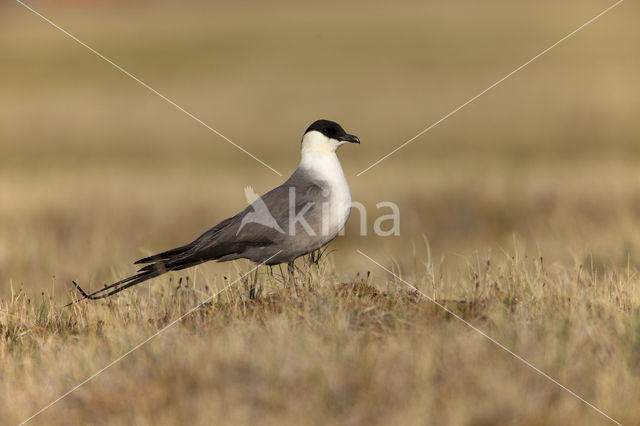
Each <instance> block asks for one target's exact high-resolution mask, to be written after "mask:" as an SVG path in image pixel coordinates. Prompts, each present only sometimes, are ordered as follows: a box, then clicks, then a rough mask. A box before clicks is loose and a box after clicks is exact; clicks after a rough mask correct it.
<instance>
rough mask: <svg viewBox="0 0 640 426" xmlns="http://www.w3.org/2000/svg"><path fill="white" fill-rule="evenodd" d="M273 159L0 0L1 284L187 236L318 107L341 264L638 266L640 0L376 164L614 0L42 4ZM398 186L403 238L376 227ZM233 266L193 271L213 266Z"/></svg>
mask: <svg viewBox="0 0 640 426" xmlns="http://www.w3.org/2000/svg"><path fill="white" fill-rule="evenodd" d="M29 4H30V5H31V6H32V7H34V8H35V9H36V10H38V11H39V12H40V13H42V14H43V15H44V16H46V17H47V18H49V19H51V20H52V21H53V22H55V23H56V24H57V25H59V26H61V27H62V28H64V29H66V30H68V31H69V32H71V33H72V34H74V35H75V36H77V37H78V38H79V39H80V40H82V41H84V42H86V43H87V44H89V45H90V46H92V47H93V48H95V49H96V50H98V51H99V52H101V53H102V54H104V55H105V56H107V57H108V58H110V59H111V60H113V61H114V62H115V63H117V64H119V65H120V66H122V67H123V68H124V69H126V70H127V71H129V72H131V73H132V74H134V75H135V76H137V77H138V78H140V79H141V80H143V81H144V82H146V83H147V84H149V85H150V86H152V87H153V88H155V89H156V90H158V91H159V92H160V93H162V94H164V95H165V96H167V97H169V98H171V99H172V100H174V101H175V102H176V103H177V104H179V105H180V106H182V107H184V108H185V109H186V110H188V111H190V112H191V113H193V114H195V115H196V116H197V117H199V118H200V119H202V120H203V121H204V122H206V123H207V124H209V125H211V126H212V127H214V128H215V129H217V130H219V131H220V132H221V133H223V134H224V135H226V136H227V137H229V138H230V139H232V140H233V141H234V142H236V143H237V144H239V145H241V146H242V147H244V148H246V149H247V150H248V151H250V152H251V153H253V154H254V155H256V156H257V157H259V158H260V159H262V160H264V161H265V162H267V163H268V164H269V165H271V166H272V167H274V168H275V169H277V170H278V171H280V172H281V173H283V174H284V175H285V176H284V177H280V176H278V175H276V174H275V173H273V172H272V171H270V170H269V169H267V168H265V167H264V166H262V165H261V164H259V163H258V162H256V161H255V160H253V159H251V158H250V157H248V156H247V155H245V154H244V153H242V152H241V151H239V150H238V149H236V148H234V147H233V146H232V145H231V144H229V143H227V142H226V141H224V140H223V139H221V138H220V137H218V136H216V135H215V134H213V133H212V132H210V131H209V130H207V129H206V128H204V127H203V126H201V125H200V124H198V123H197V122H195V121H194V120H193V119H191V118H189V117H187V116H186V115H185V114H184V113H182V112H181V111H179V110H177V109H176V108H175V107H173V106H171V105H170V104H168V103H167V102H165V101H163V100H162V99H160V98H159V97H158V96H156V95H154V94H153V93H151V92H150V91H149V90H147V89H145V88H144V87H142V86H140V85H139V84H138V83H136V82H135V81H134V80H132V79H131V78H129V77H127V76H125V75H124V74H122V73H121V72H120V71H118V70H117V69H115V68H114V67H113V66H111V65H109V64H108V63H106V62H105V61H103V60H101V59H100V58H99V57H97V56H96V55H94V54H92V53H91V52H90V51H88V50H87V49H86V48H84V47H82V46H80V45H78V44H77V43H76V42H74V41H73V40H71V39H70V38H68V37H67V36H65V35H64V34H63V33H61V32H60V31H58V30H56V29H55V28H53V27H52V26H51V25H49V24H47V23H46V22H44V21H43V20H42V19H40V18H39V17H37V16H36V15H34V14H33V13H31V12H30V11H28V10H27V9H25V8H24V7H22V6H21V5H20V4H18V3H17V2H14V1H5V2H2V3H1V4H0V65H1V66H0V297H7V296H8V295H9V294H10V291H11V287H12V286H13V288H14V289H16V290H17V289H18V288H20V287H23V288H24V289H25V291H26V292H27V293H28V294H34V295H35V294H40V292H42V291H45V292H47V293H51V292H52V291H55V293H56V295H57V296H59V297H62V296H64V293H65V292H66V291H68V288H69V281H70V280H71V279H79V280H81V282H84V283H90V285H91V286H94V287H95V286H98V285H100V284H102V283H104V282H107V281H110V280H113V279H116V278H121V277H123V276H125V275H127V274H130V273H132V272H134V267H133V266H132V265H131V262H132V261H133V260H135V259H138V258H140V257H142V256H144V255H148V254H151V253H153V252H157V251H160V250H164V249H168V248H171V247H173V246H176V245H179V244H183V243H186V242H188V241H190V240H192V239H193V238H195V237H196V236H198V235H199V234H200V233H201V232H202V231H204V230H206V229H207V228H209V227H210V226H212V225H214V224H216V223H217V222H218V221H220V220H222V219H224V218H226V217H228V216H230V215H232V214H235V213H236V212H237V211H239V210H240V209H242V208H244V207H245V206H246V200H245V198H244V188H245V186H247V185H251V186H253V188H254V189H255V190H256V191H257V192H258V193H259V194H263V193H264V192H265V191H267V190H269V189H270V188H272V187H273V186H276V185H279V184H280V183H281V182H282V181H283V180H284V179H285V178H286V177H287V176H288V174H289V173H291V172H292V171H293V170H294V168H295V167H296V165H297V162H298V159H299V143H300V137H301V135H302V132H303V131H304V130H305V128H306V127H307V126H308V125H309V124H310V123H311V122H313V121H314V120H315V119H318V118H328V119H332V120H336V121H338V122H339V123H341V124H342V125H343V126H344V127H345V129H346V130H347V131H349V132H351V133H354V134H356V135H358V136H359V137H360V139H361V140H362V144H361V145H360V146H347V147H345V148H343V149H341V151H340V153H339V156H340V159H341V162H342V165H343V168H344V170H345V174H346V176H347V179H348V180H349V183H350V185H351V189H352V194H353V198H354V200H355V201H359V202H361V203H363V204H364V205H365V206H367V208H368V218H367V222H368V230H369V234H370V235H369V236H366V237H365V236H360V235H359V220H360V218H359V217H358V214H357V213H355V212H354V213H353V214H352V217H351V219H350V223H349V224H348V227H347V232H346V235H345V236H344V237H340V238H339V239H338V240H336V242H334V243H333V245H332V249H333V250H334V253H333V256H332V262H333V263H334V264H335V272H336V275H337V277H338V279H343V280H346V279H352V278H353V277H355V276H356V274H358V273H361V274H362V273H365V272H366V271H367V270H372V271H374V273H375V274H379V273H380V272H379V271H378V270H376V267H375V266H373V265H372V264H371V263H369V261H367V260H366V259H364V258H362V257H361V256H360V255H358V254H357V253H356V252H355V250H356V249H361V250H363V251H364V252H365V253H367V254H368V255H370V256H372V257H374V258H376V259H377V260H379V261H381V262H383V263H387V264H388V263H389V262H391V261H392V260H395V261H396V262H397V263H398V264H399V266H400V268H401V269H402V271H403V273H406V274H407V275H411V274H414V273H419V271H420V269H421V268H422V266H421V263H422V262H423V261H425V260H426V259H427V249H426V243H425V241H426V240H428V242H429V246H430V250H431V255H432V256H433V258H434V259H436V263H439V262H441V263H442V265H443V267H445V268H451V269H453V270H455V269H456V268H459V267H461V265H464V264H465V263H466V262H467V261H468V259H470V258H472V257H473V256H474V253H482V254H483V255H484V254H485V253H490V252H502V251H506V252H510V251H513V250H514V249H515V248H517V249H518V250H520V251H521V252H523V253H525V254H526V255H530V256H532V257H533V256H535V257H537V256H544V257H545V260H547V259H548V261H550V262H562V263H567V262H569V263H571V262H575V263H576V264H581V263H584V262H590V264H591V265H595V266H594V267H601V266H609V265H614V266H618V265H619V266H626V265H627V264H631V265H632V266H638V265H639V264H640V221H639V219H640V170H639V168H638V163H639V161H640V145H639V141H640V127H639V126H638V114H639V112H640V79H639V78H638V76H639V75H640V49H638V40H640V27H639V26H638V25H637V17H638V16H640V6H638V5H637V4H636V3H634V2H631V1H629V2H625V3H622V4H621V5H620V6H618V7H617V8H615V9H614V10H612V11H611V12H610V13H608V14H606V15H605V16H603V17H602V18H600V19H599V20H597V21H596V22H594V23H593V24H592V25H590V26H588V27H587V28H585V29H584V30H583V31H581V32H579V33H578V34H576V35H575V36H573V37H572V38H570V39H568V40H567V41H566V42H564V43H562V44H560V45H559V46H557V47H556V48H555V49H553V50H552V51H550V52H549V53H547V54H546V55H544V56H542V57H541V58H539V59H538V60H537V61H535V62H533V63H532V64H530V65H529V66H527V67H526V68H524V69H523V70H521V71H520V72H518V73H517V74H515V75H514V76H512V77H511V78H509V79H507V80H506V81H504V82H503V83H502V84H501V85H499V86H498V87H496V88H495V89H493V90H491V91H490V92H488V93H487V94H485V95H484V96H482V97H481V98H479V99H477V100H476V101H475V102H473V103H472V104H471V105H469V106H468V107H466V108H465V109H463V110H461V111H459V112H458V113H457V114H455V115H454V116H452V117H450V118H449V119H448V120H446V121H444V122H443V123H441V124H440V125H439V126H437V127H435V128H434V129H433V130H432V131H430V132H428V133H427V134H425V135H423V136H422V137H420V138H419V139H417V140H415V141H414V142H413V143H411V144H410V145H408V146H407V147H406V148H404V149H403V150H401V151H399V152H398V153H397V154H395V155H393V156H392V157H390V158H388V159H387V160H386V161H384V162H382V163H380V164H379V165H378V166H376V167H374V168H372V169H371V170H369V171H367V172H366V173H364V174H363V175H361V176H359V177H357V176H356V174H357V173H358V172H360V171H361V170H363V169H365V168H366V167H368V166H369V165H370V164H371V163H373V162H374V161H376V160H378V159H379V158H380V157H382V156H383V155H385V154H387V153H388V152H389V151H391V150H392V149H394V148H396V147H397V146H398V145H400V144H401V143H403V142H405V141H406V140H408V139H409V138H411V137H413V136H414V135H415V134H417V133H418V132H419V131H421V130H422V129H424V128H426V127H427V126H428V125H430V124H431V123H433V122H435V121H437V120H438V119H440V118H441V117H442V116H444V115H445V114H447V113H449V112H450V111H451V110H453V109H454V108H455V107H457V106H459V105H460V104H462V103H464V102H465V101H467V100H468V99H469V98H471V97H472V96H474V95H476V94H477V93H479V92H480V91H482V90H484V89H485V88H487V87H488V86H489V85H490V84H492V83H494V82H495V81H496V80H498V79H500V78H501V77H503V76H504V75H506V74H507V73H509V72H511V71H512V70H514V69H515V68H516V67H518V66H519V65H521V64H522V63H524V62H525V61H527V60H529V59H530V58H532V57H533V56H535V55H536V54H538V53H539V52H540V51H542V50H543V49H545V48H547V47H548V46H550V45H551V44H553V43H555V42H556V41H558V40H559V39H560V38H562V37H563V36H565V35H566V34H568V33H569V32H571V31H572V30H574V29H575V28H577V27H578V26H580V25H581V24H583V23H584V22H586V21H587V20H589V19H590V18H592V17H593V16H595V15H596V14H597V13H599V12H600V11H602V10H603V9H605V8H606V7H608V6H609V5H611V4H613V2H610V1H602V0H598V1H595V0H593V1H591V0H589V1H580V2H576V1H556V0H554V1H538V2H523V1H497V0H496V1H485V2H475V1H459V2H453V3H452V2H446V1H444V0H442V1H429V2H424V1H406V0H403V1H400V2H394V3H389V2H371V1H367V2H349V3H348V4H347V3H345V2H337V1H336V2H327V1H323V2H317V3H311V2H294V1H276V2H258V1H240V2H231V1H214V2H201V1H181V2H169V1H154V2H150V1H44V0H43V1H35V0H34V1H31V2H29ZM381 201H392V202H395V203H396V204H397V205H398V206H399V208H400V212H401V232H400V236H392V237H378V236H375V235H374V234H373V232H372V231H373V222H374V220H375V219H376V218H377V217H379V216H380V215H383V214H388V213H389V210H388V209H376V207H375V205H376V203H379V202H381ZM243 267H244V266H243V265H242V264H241V263H240V265H238V264H235V265H232V264H220V265H215V264H214V265H207V266H206V267H203V268H199V269H198V273H202V274H203V276H204V277H205V279H212V280H215V279H214V278H211V277H217V276H219V275H221V274H227V273H229V272H230V271H235V270H236V268H243Z"/></svg>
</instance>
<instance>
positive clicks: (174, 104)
mask: <svg viewBox="0 0 640 426" xmlns="http://www.w3.org/2000/svg"><path fill="white" fill-rule="evenodd" d="M16 2H17V3H19V4H20V5H22V6H24V7H25V8H26V9H28V10H29V11H31V12H33V13H34V14H35V15H37V16H39V17H40V18H42V20H44V21H45V22H47V23H48V24H50V25H51V26H53V27H54V28H56V29H58V30H59V31H61V32H62V33H64V34H65V35H66V36H67V37H69V38H71V39H72V40H73V41H75V42H76V43H78V44H80V45H81V46H84V47H86V48H87V49H89V50H90V51H91V52H92V53H94V54H95V55H96V56H98V57H99V58H101V59H102V60H104V61H106V62H108V63H109V64H111V65H113V66H114V67H115V68H116V69H117V70H118V71H120V72H122V73H123V74H125V75H126V76H128V77H130V78H132V79H133V80H135V81H136V82H137V83H139V84H140V85H141V86H143V87H145V88H146V89H148V90H149V91H151V92H153V93H154V94H156V95H158V96H159V97H160V98H162V99H164V100H165V101H167V102H168V103H170V104H171V105H173V106H174V107H176V108H177V109H179V110H180V111H182V112H183V113H185V114H186V115H187V116H189V117H191V118H192V119H194V120H195V121H197V122H198V123H199V124H201V125H203V126H204V127H206V128H207V129H209V130H211V131H212V132H213V133H215V134H216V135H218V136H220V137H221V138H222V139H224V140H225V141H227V142H229V143H230V144H231V145H233V146H235V147H236V148H238V149H239V150H240V151H242V152H244V153H245V154H247V155H248V156H249V157H251V158H253V159H254V160H256V161H257V162H258V163H260V164H262V165H263V166H265V167H266V168H268V169H269V170H271V171H272V172H274V173H276V174H277V175H279V176H282V173H280V172H279V171H277V170H276V169H274V168H273V167H271V166H270V165H268V164H267V163H265V162H264V161H262V160H261V159H259V158H258V157H256V156H255V155H253V154H251V153H250V152H249V151H247V150H246V149H244V148H243V147H241V146H240V145H238V144H237V143H235V142H234V141H232V140H231V139H229V138H228V137H226V136H225V135H223V134H222V133H220V132H219V131H217V130H216V129H214V128H213V127H211V126H210V125H208V124H207V123H205V122H204V121H202V120H201V119H199V118H198V117H196V116H195V115H193V114H192V113H190V112H189V111H187V110H186V109H184V108H182V107H181V106H180V105H178V104H177V103H175V102H174V101H172V100H171V99H169V98H168V97H166V96H165V95H163V94H162V93H160V92H158V91H157V90H156V89H154V88H153V87H151V86H149V85H148V84H147V83H145V82H144V81H142V80H140V79H139V78H138V77H136V76H135V75H133V74H131V73H130V72H129V71H127V70H125V69H124V68H122V67H121V66H120V65H118V64H116V63H115V62H113V61H112V60H111V59H109V58H107V57H106V56H104V55H103V54H102V53H100V52H98V51H97V50H95V49H94V48H93V47H91V46H89V45H88V44H86V43H85V42H83V41H82V40H80V39H78V38H77V37H76V36H74V35H73V34H71V33H70V32H68V31H67V30H65V29H64V28H61V27H60V26H59V25H57V24H55V23H54V22H53V21H51V20H50V19H48V18H47V17H45V16H43V15H42V14H40V13H39V12H37V11H36V10H34V9H33V8H32V7H30V6H29V5H27V4H25V3H24V2H22V1H21V0H16Z"/></svg>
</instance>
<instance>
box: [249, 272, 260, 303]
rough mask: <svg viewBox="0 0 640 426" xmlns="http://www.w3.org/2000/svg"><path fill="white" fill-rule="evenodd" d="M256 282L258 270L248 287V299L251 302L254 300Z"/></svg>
mask: <svg viewBox="0 0 640 426" xmlns="http://www.w3.org/2000/svg"><path fill="white" fill-rule="evenodd" d="M257 282H258V268H256V270H255V271H254V273H253V281H252V282H251V285H250V286H249V299H251V300H253V299H255V298H256V283H257Z"/></svg>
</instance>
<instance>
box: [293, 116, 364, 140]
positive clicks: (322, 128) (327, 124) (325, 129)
mask: <svg viewBox="0 0 640 426" xmlns="http://www.w3.org/2000/svg"><path fill="white" fill-rule="evenodd" d="M312 130H315V131H318V132H320V133H322V134H323V135H325V136H326V137H328V138H331V139H337V140H339V141H344V142H354V143H360V139H358V137H357V136H354V135H350V134H348V133H347V132H345V131H344V129H343V128H342V126H341V125H339V124H338V123H336V122H335V121H331V120H317V121H315V122H314V123H313V124H312V125H311V126H309V127H308V128H307V130H306V131H305V133H308V132H310V131H312Z"/></svg>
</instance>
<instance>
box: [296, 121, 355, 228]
mask: <svg viewBox="0 0 640 426" xmlns="http://www.w3.org/2000/svg"><path fill="white" fill-rule="evenodd" d="M316 134H317V135H316ZM334 141H335V143H334ZM339 146H340V143H339V142H338V141H336V140H335V139H329V138H327V137H326V136H324V135H323V134H321V133H319V132H315V131H314V132H309V133H307V134H305V136H304V138H303V139H302V149H301V152H300V164H299V165H298V168H299V169H304V170H305V171H306V172H307V173H309V176H310V177H312V178H313V179H316V180H318V181H319V182H320V183H321V184H322V185H323V186H325V189H327V190H328V191H329V212H328V213H329V215H328V217H327V218H323V220H327V221H328V223H327V226H326V228H324V229H328V230H329V232H328V233H329V235H330V236H331V238H333V236H335V235H336V234H337V233H338V232H340V231H341V230H342V228H343V227H344V225H345V223H346V222H347V219H348V218H349V213H350V212H351V190H350V189H349V184H348V183H347V179H346V178H345V176H344V172H343V171H342V166H341V165H340V161H339V160H338V156H337V155H336V149H337V148H338V147H339Z"/></svg>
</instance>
